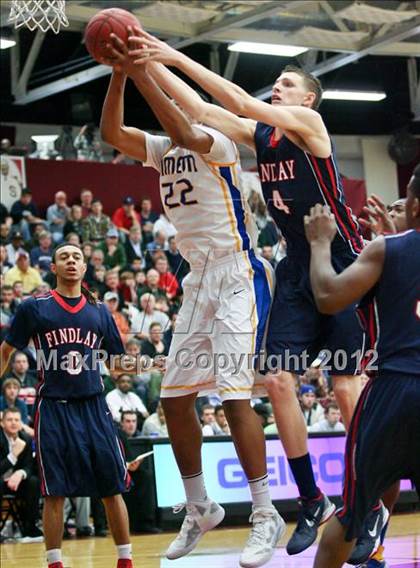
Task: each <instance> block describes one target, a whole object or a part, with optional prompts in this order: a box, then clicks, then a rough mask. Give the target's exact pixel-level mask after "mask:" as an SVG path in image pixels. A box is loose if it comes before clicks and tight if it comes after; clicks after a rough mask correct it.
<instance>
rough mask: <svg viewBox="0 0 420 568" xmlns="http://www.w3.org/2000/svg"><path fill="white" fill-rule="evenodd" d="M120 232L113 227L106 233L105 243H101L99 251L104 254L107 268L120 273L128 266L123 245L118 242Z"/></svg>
mask: <svg viewBox="0 0 420 568" xmlns="http://www.w3.org/2000/svg"><path fill="white" fill-rule="evenodd" d="M118 237H119V235H118V231H117V229H115V228H113V227H111V228H110V229H108V231H107V233H106V239H105V242H103V243H100V245H99V247H98V248H99V249H100V250H101V251H102V252H103V253H104V265H105V268H107V269H108V270H109V269H113V270H116V271H120V270H121V269H122V268H123V267H124V266H125V264H126V257H125V251H124V247H123V245H122V244H121V243H120V242H118Z"/></svg>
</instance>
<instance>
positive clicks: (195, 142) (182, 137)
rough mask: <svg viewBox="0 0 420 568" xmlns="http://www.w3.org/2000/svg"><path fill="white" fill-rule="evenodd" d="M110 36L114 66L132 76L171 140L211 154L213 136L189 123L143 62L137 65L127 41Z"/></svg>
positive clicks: (198, 151) (113, 35) (179, 144)
mask: <svg viewBox="0 0 420 568" xmlns="http://www.w3.org/2000/svg"><path fill="white" fill-rule="evenodd" d="M110 37H111V39H112V42H113V44H112V45H109V49H110V51H111V53H112V55H113V61H114V67H117V69H118V68H119V69H121V70H122V71H123V72H124V73H127V74H128V75H129V76H130V78H131V79H132V80H133V82H134V84H135V85H136V87H137V88H138V90H139V91H140V93H141V94H142V95H143V97H144V98H145V100H146V102H147V103H148V104H149V106H150V108H151V109H152V111H153V112H154V114H155V116H156V118H157V119H158V121H159V122H160V124H161V126H162V128H163V129H164V130H165V132H166V133H167V134H168V136H169V138H170V139H171V140H172V142H174V143H175V144H176V145H178V146H181V147H182V148H187V149H188V150H191V151H193V152H197V153H199V154H208V153H209V152H210V150H211V147H212V145H213V138H212V137H211V136H210V135H209V134H207V133H206V132H203V131H202V130H201V129H200V128H196V127H194V126H193V125H192V124H191V123H190V121H189V120H188V119H187V117H186V116H185V114H184V113H183V112H182V111H181V109H179V108H178V107H177V106H176V105H175V104H174V103H173V102H172V101H171V100H170V99H169V98H168V97H167V96H166V95H165V93H164V92H163V91H162V89H161V88H160V87H159V86H158V85H157V83H156V81H155V80H154V79H153V78H152V77H151V76H150V75H149V74H148V73H147V72H146V69H145V68H144V67H143V66H137V65H134V62H133V59H132V58H130V56H129V55H128V48H127V46H126V44H125V43H124V42H122V41H121V40H120V39H119V38H118V37H117V36H116V35H115V34H111V36H110Z"/></svg>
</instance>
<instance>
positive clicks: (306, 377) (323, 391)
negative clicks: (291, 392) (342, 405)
mask: <svg viewBox="0 0 420 568" xmlns="http://www.w3.org/2000/svg"><path fill="white" fill-rule="evenodd" d="M302 382H304V383H306V384H309V385H312V386H313V387H314V388H315V396H316V398H318V399H324V398H325V397H326V396H327V394H328V381H327V378H326V376H325V375H324V373H323V371H322V369H321V367H317V366H315V367H308V368H307V369H306V371H305V372H304V374H303V376H302Z"/></svg>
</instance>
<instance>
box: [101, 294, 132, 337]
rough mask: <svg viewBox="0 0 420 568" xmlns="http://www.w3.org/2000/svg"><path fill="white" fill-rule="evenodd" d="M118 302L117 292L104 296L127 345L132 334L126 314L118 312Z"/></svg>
mask: <svg viewBox="0 0 420 568" xmlns="http://www.w3.org/2000/svg"><path fill="white" fill-rule="evenodd" d="M118 301H119V296H118V294H117V293H116V292H106V293H105V295H104V302H105V304H106V306H107V308H108V309H109V311H110V312H111V314H112V317H113V319H114V321H115V324H116V326H117V328H118V331H119V332H120V335H121V340H122V342H123V343H124V344H125V343H126V341H127V339H128V337H129V332H130V326H129V325H128V321H127V318H126V317H125V315H124V314H122V313H121V312H119V311H118Z"/></svg>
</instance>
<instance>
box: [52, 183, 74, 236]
mask: <svg viewBox="0 0 420 568" xmlns="http://www.w3.org/2000/svg"><path fill="white" fill-rule="evenodd" d="M69 213H70V208H69V207H68V205H67V195H66V193H65V192H64V191H57V193H56V194H55V195H54V203H53V204H52V205H50V206H49V207H48V209H47V221H48V223H49V229H50V231H51V233H52V236H53V240H54V242H55V243H61V241H62V240H63V231H64V225H65V224H66V221H67V218H68V216H69Z"/></svg>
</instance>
